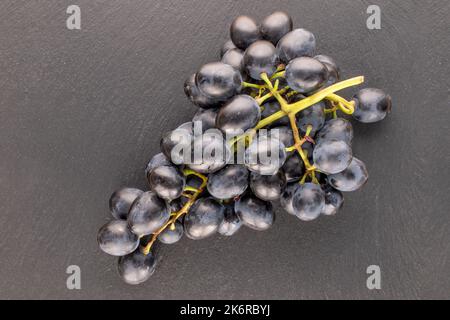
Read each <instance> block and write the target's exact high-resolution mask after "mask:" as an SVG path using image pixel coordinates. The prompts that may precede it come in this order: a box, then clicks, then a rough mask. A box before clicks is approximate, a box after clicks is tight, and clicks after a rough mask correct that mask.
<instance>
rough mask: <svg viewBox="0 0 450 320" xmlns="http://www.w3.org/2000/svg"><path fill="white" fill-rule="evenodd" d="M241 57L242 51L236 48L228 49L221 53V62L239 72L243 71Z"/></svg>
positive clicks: (242, 56) (242, 55) (242, 57)
mask: <svg viewBox="0 0 450 320" xmlns="http://www.w3.org/2000/svg"><path fill="white" fill-rule="evenodd" d="M243 59H244V51H242V50H241V49H237V48H236V49H231V50H228V51H227V52H226V53H225V54H224V55H223V57H222V62H223V63H226V64H228V65H230V66H232V67H233V68H235V69H236V70H239V72H243V71H244V65H243Z"/></svg>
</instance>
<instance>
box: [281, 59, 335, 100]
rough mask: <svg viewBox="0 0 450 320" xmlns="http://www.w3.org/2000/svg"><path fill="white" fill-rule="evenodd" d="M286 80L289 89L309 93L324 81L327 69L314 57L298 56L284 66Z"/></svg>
mask: <svg viewBox="0 0 450 320" xmlns="http://www.w3.org/2000/svg"><path fill="white" fill-rule="evenodd" d="M286 80H287V83H288V84H289V87H290V88H291V89H293V90H295V91H297V92H299V93H310V92H313V91H316V90H317V89H319V88H320V87H322V86H323V85H324V84H325V83H326V81H327V80H328V70H327V67H326V66H325V65H324V64H323V63H322V62H319V61H317V60H316V59H314V58H310V57H299V58H295V59H294V60H291V62H289V64H288V65H287V66H286Z"/></svg>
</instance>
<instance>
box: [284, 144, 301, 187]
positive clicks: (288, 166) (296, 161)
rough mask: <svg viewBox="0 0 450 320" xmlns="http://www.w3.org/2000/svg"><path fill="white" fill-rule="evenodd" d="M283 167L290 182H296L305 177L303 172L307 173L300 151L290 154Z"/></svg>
mask: <svg viewBox="0 0 450 320" xmlns="http://www.w3.org/2000/svg"><path fill="white" fill-rule="evenodd" d="M282 169H283V172H284V174H285V177H286V181H287V182H288V183H289V182H295V181H299V180H300V179H301V178H302V177H303V174H304V173H305V170H304V169H305V164H304V163H303V160H302V158H301V157H300V155H299V154H298V152H297V151H294V153H293V154H291V155H290V156H288V158H287V159H286V162H285V163H284V165H283V167H282Z"/></svg>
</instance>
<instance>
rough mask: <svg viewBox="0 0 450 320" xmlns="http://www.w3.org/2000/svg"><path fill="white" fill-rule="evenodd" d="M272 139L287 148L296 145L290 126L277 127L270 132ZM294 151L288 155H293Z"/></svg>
mask: <svg viewBox="0 0 450 320" xmlns="http://www.w3.org/2000/svg"><path fill="white" fill-rule="evenodd" d="M268 133H269V135H270V136H271V137H274V138H275V139H279V140H280V141H281V142H282V143H283V144H284V146H285V147H286V148H288V147H291V146H293V145H294V144H295V141H294V135H293V134H292V129H291V128H290V127H288V126H282V127H275V128H272V129H271V130H269V131H268ZM292 152H293V151H291V152H289V153H288V154H292Z"/></svg>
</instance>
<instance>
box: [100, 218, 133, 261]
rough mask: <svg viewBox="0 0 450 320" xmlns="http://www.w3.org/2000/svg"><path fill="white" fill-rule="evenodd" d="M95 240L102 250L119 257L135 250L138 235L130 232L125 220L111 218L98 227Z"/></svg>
mask: <svg viewBox="0 0 450 320" xmlns="http://www.w3.org/2000/svg"><path fill="white" fill-rule="evenodd" d="M97 242H98V244H99V246H100V249H101V250H102V251H103V252H105V253H107V254H109V255H112V256H117V257H120V256H124V255H127V254H129V253H131V252H133V251H134V250H136V248H137V247H138V246H139V237H138V236H137V235H135V234H134V233H132V232H131V230H130V228H128V225H127V222H126V221H125V220H113V221H111V222H108V223H107V224H105V225H104V226H102V227H101V228H100V230H99V231H98V235H97Z"/></svg>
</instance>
